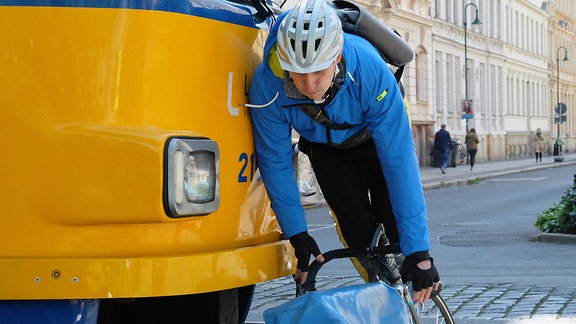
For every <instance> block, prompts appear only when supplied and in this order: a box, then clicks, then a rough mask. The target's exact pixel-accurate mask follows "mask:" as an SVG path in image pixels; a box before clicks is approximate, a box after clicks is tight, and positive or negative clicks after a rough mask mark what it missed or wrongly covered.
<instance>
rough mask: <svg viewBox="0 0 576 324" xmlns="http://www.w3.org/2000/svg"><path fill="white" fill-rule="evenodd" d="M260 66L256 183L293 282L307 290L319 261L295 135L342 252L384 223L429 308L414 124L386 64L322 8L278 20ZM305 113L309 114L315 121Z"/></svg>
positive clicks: (319, 0)
mask: <svg viewBox="0 0 576 324" xmlns="http://www.w3.org/2000/svg"><path fill="white" fill-rule="evenodd" d="M263 57H264V58H265V59H264V61H263V62H262V63H261V64H260V65H259V66H258V68H257V69H256V71H255V74H254V76H253V78H252V82H251V85H250V90H249V104H247V106H248V107H250V115H251V117H252V121H253V132H254V143H255V148H256V154H257V156H256V159H257V161H258V167H259V170H260V174H261V176H262V180H263V182H264V185H265V187H266V190H267V192H268V195H269V197H270V201H271V206H272V208H273V210H274V212H275V214H276V217H277V219H278V223H279V225H280V227H281V229H282V232H283V233H284V235H285V236H286V237H287V238H288V239H289V241H290V243H291V244H292V246H293V247H294V251H295V255H296V258H297V259H298V262H297V265H296V274H295V276H294V279H295V280H297V281H300V282H302V283H303V282H305V280H306V276H307V272H308V269H309V264H310V255H313V256H314V257H315V258H316V260H318V261H320V262H322V261H323V260H324V259H323V256H322V254H321V251H320V249H319V247H318V245H317V243H316V241H315V240H314V238H313V237H312V236H311V235H310V234H309V233H308V229H307V224H306V218H305V214H304V208H303V207H302V204H301V201H300V194H299V190H298V185H297V182H296V179H295V176H294V173H295V172H294V165H293V162H292V156H293V149H292V130H293V129H294V130H296V132H298V134H299V135H300V141H299V144H298V148H299V150H300V151H301V152H303V153H304V154H306V155H308V157H309V158H310V162H311V164H312V168H313V170H314V173H315V175H316V178H317V180H318V183H319V185H320V188H321V190H322V193H323V194H324V198H325V199H326V202H327V203H328V205H329V207H330V209H331V212H332V214H333V216H334V217H335V220H336V223H337V227H338V231H339V232H340V234H341V238H342V240H343V243H344V244H346V245H347V246H349V247H354V248H364V247H366V246H369V245H370V241H371V239H372V235H373V233H374V231H375V229H376V225H377V222H382V223H384V224H385V227H386V233H387V236H388V237H389V238H390V241H391V242H392V243H394V242H398V241H399V243H400V246H401V249H402V253H403V254H404V255H406V258H405V260H404V263H403V266H402V270H401V271H402V276H403V278H404V279H405V280H411V281H412V283H413V287H414V295H413V297H414V299H415V301H417V302H425V301H426V300H428V298H429V296H430V293H431V291H432V287H434V288H435V289H436V288H437V287H438V281H439V275H438V272H437V270H436V267H435V266H434V264H433V261H432V258H431V257H430V255H429V252H428V251H429V250H430V248H431V245H430V237H429V236H430V235H429V229H428V220H427V212H426V202H425V199H424V191H423V189H422V183H421V180H420V170H419V167H418V160H417V157H416V151H415V147H414V141H413V139H412V131H411V128H410V121H409V118H408V113H407V110H406V107H405V105H404V101H403V98H402V94H401V91H400V88H399V86H398V83H397V81H396V79H395V77H394V75H393V74H392V72H391V70H390V68H389V67H388V66H387V64H386V62H385V61H384V60H383V59H382V58H381V57H380V54H379V53H378V51H377V50H376V49H375V48H374V47H373V46H372V45H371V44H370V43H369V42H368V41H366V40H365V39H363V38H361V37H358V36H355V35H351V34H347V33H344V32H343V30H342V25H341V22H340V20H339V18H338V16H337V14H336V12H335V10H334V9H333V8H332V7H331V6H330V5H329V4H328V3H327V2H326V1H325V0H316V1H306V0H302V1H300V2H299V3H298V4H297V5H296V7H294V8H293V9H291V10H288V11H286V12H284V13H282V14H281V15H280V16H278V18H277V20H276V22H275V24H274V25H273V26H272V28H271V30H270V32H269V35H268V38H267V40H266V44H265V46H264V56H263ZM306 109H315V110H316V114H315V115H316V117H317V118H314V119H313V118H311V117H310V116H309V114H308V113H307V112H306V111H305V110H306ZM320 121H323V122H322V123H321V122H320ZM388 189H390V190H388ZM355 265H356V266H357V268H358V271H359V272H361V273H363V272H362V271H364V273H365V272H366V271H365V269H363V268H364V267H363V265H362V264H355Z"/></svg>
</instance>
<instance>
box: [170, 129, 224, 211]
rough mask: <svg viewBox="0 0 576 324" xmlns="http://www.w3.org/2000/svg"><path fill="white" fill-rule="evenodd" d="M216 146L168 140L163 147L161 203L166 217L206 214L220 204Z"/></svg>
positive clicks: (191, 140)
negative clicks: (164, 154)
mask: <svg viewBox="0 0 576 324" xmlns="http://www.w3.org/2000/svg"><path fill="white" fill-rule="evenodd" d="M219 158H220V156H219V150H218V144H216V142H214V141H211V140H209V139H191V138H171V139H170V140H169V141H168V143H167V145H166V156H165V163H166V164H165V169H166V172H165V175H166V177H165V181H164V182H165V187H164V192H165V195H164V197H165V198H164V204H165V209H166V212H167V213H168V215H169V216H170V217H185V216H193V215H206V214H209V213H212V212H214V211H216V209H218V205H219V204H220V191H219V190H220V186H219V179H218V173H219V169H218V167H219Z"/></svg>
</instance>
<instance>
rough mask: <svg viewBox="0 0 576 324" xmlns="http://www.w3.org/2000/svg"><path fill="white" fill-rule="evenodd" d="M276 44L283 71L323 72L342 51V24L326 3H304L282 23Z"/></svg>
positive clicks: (304, 0)
mask: <svg viewBox="0 0 576 324" xmlns="http://www.w3.org/2000/svg"><path fill="white" fill-rule="evenodd" d="M277 42H278V43H277V52H278V58H279V59H280V66H282V68H283V69H284V70H287V71H291V72H297V73H310V72H315V71H320V70H324V69H326V68H328V66H330V64H332V62H334V60H335V59H336V57H337V56H338V54H339V53H340V51H342V44H343V43H344V36H343V33H342V24H341V23H340V19H339V18H338V15H336V11H335V10H334V9H333V8H332V7H330V6H329V5H328V3H327V2H326V0H301V1H300V2H299V3H298V5H297V6H296V7H294V9H292V11H290V12H289V13H288V14H287V15H286V17H285V18H284V19H283V20H282V22H281V25H280V28H279V29H278V37H277Z"/></svg>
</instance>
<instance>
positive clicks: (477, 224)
mask: <svg viewBox="0 0 576 324" xmlns="http://www.w3.org/2000/svg"><path fill="white" fill-rule="evenodd" d="M488 225H494V223H492V222H486V223H478V222H468V223H442V226H488Z"/></svg>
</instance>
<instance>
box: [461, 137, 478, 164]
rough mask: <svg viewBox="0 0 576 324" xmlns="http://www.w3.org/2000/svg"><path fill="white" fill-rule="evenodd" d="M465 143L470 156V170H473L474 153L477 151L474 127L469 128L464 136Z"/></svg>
mask: <svg viewBox="0 0 576 324" xmlns="http://www.w3.org/2000/svg"><path fill="white" fill-rule="evenodd" d="M464 142H465V143H466V149H467V150H468V155H469V156H470V170H474V163H475V162H476V153H478V143H480V139H478V135H477V134H476V129H474V128H470V130H469V131H468V134H466V138H465V139H464Z"/></svg>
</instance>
